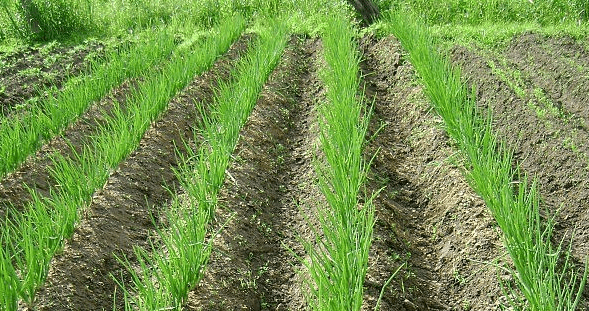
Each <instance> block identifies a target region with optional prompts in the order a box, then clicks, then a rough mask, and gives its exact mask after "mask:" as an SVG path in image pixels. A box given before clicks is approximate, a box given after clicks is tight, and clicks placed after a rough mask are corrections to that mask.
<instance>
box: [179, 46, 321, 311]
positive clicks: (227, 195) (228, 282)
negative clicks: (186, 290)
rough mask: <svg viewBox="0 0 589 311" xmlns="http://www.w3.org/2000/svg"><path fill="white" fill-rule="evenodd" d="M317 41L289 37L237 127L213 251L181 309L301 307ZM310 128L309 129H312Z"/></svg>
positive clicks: (312, 194) (312, 190) (314, 194)
mask: <svg viewBox="0 0 589 311" xmlns="http://www.w3.org/2000/svg"><path fill="white" fill-rule="evenodd" d="M318 46H319V44H318V41H317V40H311V39H305V38H302V37H296V36H293V37H292V38H291V40H290V42H289V44H288V46H287V48H286V50H285V53H284V55H283V57H282V59H281V61H280V63H279V64H278V66H277V67H276V68H275V70H274V72H273V73H272V74H271V76H270V78H269V80H268V82H267V83H266V85H265V86H264V89H263V91H262V94H261V96H260V98H259V99H258V102H257V104H256V107H255V108H254V110H253V112H252V114H251V115H250V117H249V119H248V121H247V123H246V125H245V126H244V128H243V129H242V131H241V134H240V140H239V142H238V144H237V146H236V150H235V155H234V162H233V163H232V165H231V167H230V169H228V171H227V178H226V181H225V184H224V186H223V188H222V190H221V192H220V200H219V205H220V208H219V209H218V214H217V217H216V218H217V225H223V224H225V223H226V222H227V221H228V220H229V221H228V222H227V223H226V225H225V226H224V227H223V231H222V232H221V233H220V234H219V235H218V236H217V237H216V238H215V240H214V246H213V254H212V256H211V260H210V262H209V264H208V265H207V268H206V272H205V277H204V279H203V281H202V282H201V284H200V285H199V286H198V287H197V288H196V289H195V290H194V291H193V292H191V294H190V296H189V303H188V304H187V306H186V309H187V310H201V309H202V310H301V309H303V306H304V299H303V296H302V294H301V292H300V280H299V278H298V274H297V273H296V271H297V269H298V268H296V267H298V266H299V262H298V261H297V259H296V258H295V256H293V255H292V254H291V253H290V252H289V251H288V249H291V250H293V251H294V252H295V253H297V254H298V255H303V250H302V246H301V245H300V243H298V241H297V239H298V238H308V237H309V233H310V232H309V229H308V226H307V225H306V222H305V221H304V218H303V216H302V215H301V214H300V212H299V208H301V209H303V210H304V209H307V208H308V206H309V205H310V204H315V203H316V201H318V199H317V198H318V196H319V195H320V193H319V192H318V189H316V187H314V183H315V182H314V178H315V177H314V176H315V173H314V168H313V163H312V162H313V154H314V146H315V143H316V142H315V141H316V139H317V134H316V133H313V129H312V127H313V124H315V122H316V118H317V117H316V115H315V113H314V111H313V110H312V109H313V107H314V105H315V103H316V101H317V99H318V98H319V96H318V94H319V92H321V90H322V88H321V83H320V81H319V79H318V77H317V74H316V68H315V66H314V65H313V59H314V58H316V57H318V53H317V49H318ZM315 130H316V129H315Z"/></svg>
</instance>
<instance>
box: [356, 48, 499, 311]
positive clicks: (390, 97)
mask: <svg viewBox="0 0 589 311" xmlns="http://www.w3.org/2000/svg"><path fill="white" fill-rule="evenodd" d="M360 47H361V50H362V52H363V59H364V62H363V64H362V68H363V71H364V72H363V73H364V76H365V83H366V87H365V89H366V96H367V99H366V100H367V102H368V103H372V100H373V99H374V113H373V116H372V119H371V123H370V128H369V134H370V135H376V136H375V137H374V138H373V139H372V140H369V144H368V146H367V150H366V154H367V158H370V157H372V156H373V155H374V154H376V156H375V157H374V160H373V162H372V167H371V172H370V175H369V182H368V187H367V188H368V193H371V192H375V191H378V190H379V189H382V191H381V192H380V193H379V194H378V195H377V196H376V197H375V199H374V204H375V207H376V215H377V218H376V225H375V231H374V239H373V245H372V248H371V251H370V260H369V269H368V275H367V278H366V284H365V288H366V297H365V305H364V308H363V310H373V309H374V307H375V304H376V301H377V299H378V297H379V294H380V291H381V289H382V287H383V286H384V284H385V282H386V281H387V279H388V278H389V277H390V276H391V275H392V274H393V273H394V272H395V271H396V269H397V268H399V267H400V266H401V265H402V264H403V263H405V264H406V266H404V267H402V268H401V270H400V272H399V274H397V275H396V276H395V277H394V278H393V280H392V282H391V283H390V284H389V285H388V287H387V288H386V290H385V292H384V296H383V299H382V301H381V309H382V310H497V309H498V305H499V303H500V302H501V301H502V298H501V296H502V294H501V289H500V287H499V284H498V280H497V271H496V270H495V269H494V268H492V267H491V265H490V263H491V262H492V261H493V260H494V259H496V258H498V257H499V256H500V255H501V253H502V252H503V249H502V247H501V244H500V243H501V242H500V240H499V237H498V235H497V233H496V229H495V228H494V227H495V222H494V220H493V218H492V217H491V215H490V213H489V211H488V210H487V208H486V206H485V204H484V203H483V202H482V200H481V199H480V198H479V197H478V196H477V195H476V193H474V191H473V190H472V189H471V188H470V187H469V186H468V184H467V182H466V181H465V179H464V177H463V176H462V174H461V169H460V168H459V166H457V165H455V163H456V162H459V161H460V157H459V156H457V152H456V150H455V148H453V146H452V143H451V142H450V141H449V138H448V136H447V134H446V133H445V132H444V131H443V126H442V124H443V121H442V120H441V118H440V117H439V116H437V115H433V112H432V109H431V107H430V105H429V103H428V101H427V99H426V97H425V95H424V94H423V90H422V87H421V86H420V84H419V83H417V77H416V74H415V71H414V69H413V67H412V65H411V64H410V63H409V62H408V61H407V60H406V59H405V57H406V56H405V55H404V52H403V51H402V50H401V45H400V43H399V42H398V41H397V40H396V39H395V38H394V37H387V38H383V39H380V40H376V39H374V38H372V37H366V38H364V39H363V40H362V41H361V45H360ZM381 127H382V128H381ZM379 129H380V130H379Z"/></svg>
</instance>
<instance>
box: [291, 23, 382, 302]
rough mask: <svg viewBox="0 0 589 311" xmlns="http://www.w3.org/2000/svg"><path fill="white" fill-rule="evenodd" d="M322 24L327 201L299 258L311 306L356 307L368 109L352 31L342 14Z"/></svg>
mask: <svg viewBox="0 0 589 311" xmlns="http://www.w3.org/2000/svg"><path fill="white" fill-rule="evenodd" d="M327 24H328V28H327V29H328V30H327V31H325V32H324V34H323V36H322V39H323V45H324V53H323V55H324V58H325V61H326V63H327V65H326V68H325V72H324V73H323V76H322V79H323V82H324V84H325V87H326V89H327V94H326V97H327V102H326V103H324V104H322V105H321V106H320V108H319V113H320V117H319V125H320V142H321V150H322V151H323V154H324V156H325V163H318V164H317V169H316V170H317V174H318V176H319V187H320V189H321V191H322V193H323V194H324V195H325V198H326V200H327V203H328V205H327V206H318V207H317V209H316V218H317V219H318V220H319V223H320V226H319V228H318V229H313V232H314V238H313V239H312V240H307V241H304V243H303V244H304V246H305V250H306V251H307V253H308V255H309V258H308V259H307V260H303V264H304V265H305V267H306V268H307V270H308V273H309V278H307V279H306V280H305V283H306V288H307V293H306V297H307V301H308V303H309V307H310V309H311V310H334V311H335V310H360V309H361V307H362V300H363V290H364V288H363V285H364V278H365V275H366V271H367V266H368V250H369V248H370V245H371V242H372V231H373V227H374V208H373V205H372V201H371V199H370V198H369V199H367V200H366V202H364V203H363V204H360V201H359V199H360V196H361V195H362V193H361V191H362V189H363V185H364V182H365V181H366V173H367V170H368V167H369V165H367V163H366V162H365V161H364V159H363V155H362V151H363V146H364V143H365V135H366V129H367V126H368V120H369V112H368V111H366V109H365V107H364V106H363V104H362V101H361V100H359V95H358V92H359V85H360V84H359V83H360V79H359V72H360V71H359V62H360V56H359V54H358V47H357V43H356V42H355V40H354V37H355V35H356V31H355V30H354V28H353V27H352V25H351V24H350V22H349V20H347V19H346V18H342V16H341V15H332V16H330V17H329V18H328V19H327ZM311 227H312V226H311Z"/></svg>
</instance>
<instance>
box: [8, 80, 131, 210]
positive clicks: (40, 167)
mask: <svg viewBox="0 0 589 311" xmlns="http://www.w3.org/2000/svg"><path fill="white" fill-rule="evenodd" d="M136 85H137V82H136V81H126V82H124V83H123V84H121V85H120V86H118V87H117V88H115V89H113V90H111V91H110V92H109V94H108V95H107V96H105V97H104V98H103V99H102V100H100V101H99V102H97V103H95V104H93V105H91V106H90V108H89V109H88V110H87V111H86V112H85V113H84V114H82V116H81V117H80V118H79V119H78V120H77V121H76V122H75V123H73V124H72V125H70V126H69V127H68V128H67V129H66V130H65V131H64V133H63V134H61V135H59V136H56V137H54V138H52V139H51V140H49V141H48V142H46V143H45V144H44V145H43V146H42V147H41V148H40V149H39V150H38V151H37V152H36V153H35V155H33V156H30V157H29V158H28V159H27V160H26V161H25V162H24V163H23V164H22V165H21V166H20V167H19V168H18V169H17V170H16V171H14V172H12V173H10V174H8V175H6V176H5V177H4V178H3V179H2V180H1V181H0V217H2V218H4V216H5V214H6V212H7V211H8V210H9V209H11V208H12V209H14V210H15V211H22V210H23V208H24V207H25V206H26V204H27V203H28V202H30V200H31V195H30V192H29V189H30V190H33V191H36V192H38V193H39V194H41V195H42V196H47V195H49V190H50V189H52V188H55V186H56V181H55V179H54V178H53V177H52V176H51V174H50V171H51V169H52V167H53V162H52V160H51V157H52V156H53V155H55V154H61V155H62V156H64V157H65V158H70V157H72V156H73V155H74V151H75V152H76V153H78V154H80V153H81V152H82V149H83V148H84V146H86V145H87V144H88V143H89V142H90V140H91V139H92V135H94V134H96V133H98V131H99V129H100V126H101V125H104V124H105V122H106V118H105V117H106V116H108V115H110V113H111V111H112V109H113V108H114V107H115V102H116V103H118V104H119V107H121V108H122V109H123V111H124V106H125V102H126V97H127V95H128V94H129V93H130V92H131V91H132V90H133V89H134V88H135V87H136Z"/></svg>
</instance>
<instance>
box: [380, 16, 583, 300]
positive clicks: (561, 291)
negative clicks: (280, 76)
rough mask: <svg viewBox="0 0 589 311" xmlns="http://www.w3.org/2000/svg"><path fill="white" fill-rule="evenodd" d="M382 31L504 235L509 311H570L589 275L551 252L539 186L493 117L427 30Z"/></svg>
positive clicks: (406, 20) (397, 23)
mask: <svg viewBox="0 0 589 311" xmlns="http://www.w3.org/2000/svg"><path fill="white" fill-rule="evenodd" d="M387 27H389V28H388V30H389V31H390V32H392V33H393V34H394V35H395V36H396V37H397V38H399V40H400V41H401V43H402V44H403V47H404V48H405V49H406V50H407V51H409V55H410V59H411V62H412V63H413V66H414V67H415V69H416V71H417V72H418V74H419V75H420V76H421V78H422V81H423V83H424V85H425V87H426V89H425V90H426V93H427V95H428V96H429V98H430V100H431V103H432V105H433V106H434V108H435V109H436V111H437V112H438V113H439V114H440V116H441V117H442V118H443V119H444V123H445V125H446V131H447V132H448V134H449V136H450V137H452V139H454V140H455V141H456V143H457V145H458V147H459V149H460V150H461V151H462V152H463V154H464V155H465V166H466V169H467V170H466V171H465V175H466V177H467V178H468V180H469V182H470V184H471V186H472V187H473V188H474V190H475V191H476V192H477V193H478V194H479V195H480V196H481V197H482V198H483V199H484V201H485V203H486V204H487V206H488V207H489V209H490V210H491V213H492V214H493V216H494V217H495V220H496V221H497V224H498V225H499V227H500V228H501V230H502V232H503V238H504V244H505V247H506V248H507V251H508V253H509V255H510V257H511V259H512V261H513V265H514V267H515V270H510V272H511V274H512V275H513V276H514V278H515V280H516V284H517V288H518V291H510V292H509V293H508V294H511V295H516V297H518V298H516V299H513V300H511V304H512V306H513V307H514V308H517V307H518V306H519V305H520V304H519V303H520V302H521V301H526V302H527V305H528V308H529V309H530V310H535V311H540V310H543V311H544V310H570V311H572V310H574V309H575V308H576V307H577V305H578V303H579V300H580V297H581V294H582V292H583V288H584V286H585V282H586V279H587V272H588V269H587V266H586V267H585V273H584V274H583V275H582V276H579V275H578V274H577V273H576V272H577V271H576V270H575V269H574V267H573V265H572V264H571V262H570V249H566V248H563V244H562V242H561V243H559V244H558V245H557V246H554V245H553V244H552V242H551V238H552V232H553V228H554V223H553V221H552V219H551V218H549V219H548V220H544V219H542V217H541V216H540V215H541V209H540V196H539V194H538V189H537V183H536V181H535V180H532V181H531V182H529V181H528V178H527V177H526V176H525V175H523V174H522V173H521V172H520V170H519V168H515V169H514V168H513V166H512V163H513V156H512V152H511V151H510V150H509V149H508V148H507V147H506V146H505V144H504V143H503V142H501V141H500V140H499V139H498V138H497V137H496V136H495V134H494V133H493V130H492V121H491V113H490V112H488V116H487V117H486V118H484V117H482V116H481V114H480V112H479V111H478V109H477V106H476V102H475V99H476V95H475V93H474V91H469V90H468V89H467V88H466V87H465V86H464V84H463V83H462V81H461V78H460V71H459V70H457V69H455V68H453V67H452V66H451V65H450V64H449V63H448V61H446V60H445V59H444V58H442V57H441V56H440V55H439V54H438V53H437V52H436V49H435V45H434V43H433V41H432V39H431V37H430V36H429V35H428V33H427V32H426V30H425V28H424V27H423V26H421V25H420V24H418V23H416V22H415V21H414V20H413V19H412V16H411V15H410V14H404V13H400V12H393V13H391V14H390V15H389V16H388V19H387ZM561 260H562V262H561ZM508 296H510V295H508Z"/></svg>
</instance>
